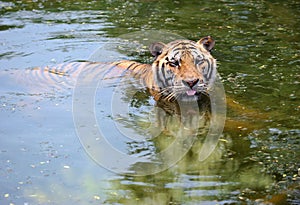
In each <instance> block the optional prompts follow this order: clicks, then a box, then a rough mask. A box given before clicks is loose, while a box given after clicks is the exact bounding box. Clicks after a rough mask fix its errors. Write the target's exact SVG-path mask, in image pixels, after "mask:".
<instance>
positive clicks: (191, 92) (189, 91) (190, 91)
mask: <svg viewBox="0 0 300 205" xmlns="http://www.w3.org/2000/svg"><path fill="white" fill-rule="evenodd" d="M195 93H196V91H195V90H188V91H186V94H187V95H188V96H192V95H195Z"/></svg>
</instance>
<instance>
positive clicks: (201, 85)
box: [150, 36, 217, 101]
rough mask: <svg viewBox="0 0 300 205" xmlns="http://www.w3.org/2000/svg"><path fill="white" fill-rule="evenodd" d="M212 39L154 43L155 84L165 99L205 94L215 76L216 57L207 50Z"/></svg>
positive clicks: (152, 49)
mask: <svg viewBox="0 0 300 205" xmlns="http://www.w3.org/2000/svg"><path fill="white" fill-rule="evenodd" d="M214 45H215V41H214V40H213V39H212V38H211V37H210V36H207V37H204V38H201V39H200V40H199V41H198V42H194V41H191V40H176V41H172V42H170V43H168V44H163V43H160V42H159V43H154V44H152V45H151V46H150V51H151V53H152V55H153V56H154V57H155V60H154V62H153V64H152V71H153V75H154V76H153V77H154V81H155V82H154V83H155V85H156V89H157V90H158V93H159V95H160V96H162V97H163V98H165V99H167V100H170V101H172V100H180V101H194V100H199V98H200V96H202V95H207V96H208V91H209V89H210V88H211V86H212V84H213V82H214V80H215V77H216V67H217V66H216V60H215V59H214V58H213V57H212V55H211V53H210V51H211V50H212V48H213V47H214Z"/></svg>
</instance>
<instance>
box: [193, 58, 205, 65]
mask: <svg viewBox="0 0 300 205" xmlns="http://www.w3.org/2000/svg"><path fill="white" fill-rule="evenodd" d="M203 62H204V59H203V58H202V57H200V56H198V57H197V58H196V59H195V64H196V65H201V64H202V63H203Z"/></svg>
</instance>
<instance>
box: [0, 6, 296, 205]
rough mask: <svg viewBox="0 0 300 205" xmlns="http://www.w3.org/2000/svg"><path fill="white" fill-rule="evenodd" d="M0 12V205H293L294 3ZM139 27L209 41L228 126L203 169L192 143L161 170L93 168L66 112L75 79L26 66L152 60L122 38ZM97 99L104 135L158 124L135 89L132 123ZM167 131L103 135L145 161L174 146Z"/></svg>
mask: <svg viewBox="0 0 300 205" xmlns="http://www.w3.org/2000/svg"><path fill="white" fill-rule="evenodd" d="M0 9H1V10H0V13H1V17H0V39H1V40H0V42H1V49H0V78H1V81H0V84H1V86H0V87H1V88H0V112H1V115H0V118H1V119H0V121H1V123H0V139H1V145H0V162H1V163H0V203H1V204H9V203H12V204H70V203H73V204H260V203H262V204H268V203H273V204H299V203H300V195H299V189H300V187H299V177H300V176H299V172H300V171H299V170H300V161H299V158H300V152H299V150H300V149H299V142H300V122H299V114H300V113H299V112H300V100H299V95H300V93H299V82H300V73H299V69H300V60H299V59H300V58H299V55H300V53H299V50H300V46H299V40H300V37H299V33H300V32H299V26H298V25H299V22H300V17H299V15H300V4H299V2H298V1H293V0H290V1H274V2H268V1H248V0H247V1H206V2H199V1H181V0H178V1H168V0H164V1H155V0H154V1H127V2H123V1H46V2H45V1H1V2H0ZM148 30H157V31H162V30H164V31H168V32H171V33H173V34H176V35H179V36H182V37H184V38H188V39H192V40H198V39H200V38H201V37H202V36H206V35H211V36H213V37H214V38H215V39H216V47H215V49H214V50H213V55H214V56H215V57H216V58H217V59H218V67H219V68H218V71H219V73H220V76H221V77H222V82H223V85H224V87H225V91H226V95H227V104H228V106H227V120H226V124H225V129H224V132H223V135H222V137H221V138H220V139H219V143H218V146H217V147H216V149H215V151H214V153H213V154H212V155H211V156H210V157H209V158H208V159H207V160H205V161H204V162H199V161H198V158H197V154H195V153H197V150H198V149H200V148H201V143H202V142H203V138H201V137H199V139H198V141H196V143H195V144H194V146H193V148H192V149H191V150H190V152H188V154H187V155H186V156H185V157H184V158H183V159H182V160H180V161H179V162H178V163H176V164H175V165H174V166H172V167H171V168H170V169H167V170H165V171H163V172H161V173H159V174H154V175H150V176H139V177H138V176H124V175H120V174H116V173H114V172H111V171H108V170H107V169H105V168H102V167H101V166H99V165H98V164H97V163H96V162H95V161H94V160H93V159H92V158H91V157H90V156H89V155H88V154H87V153H86V151H85V149H84V147H83V146H82V144H81V143H80V140H79V138H78V136H77V133H76V129H75V126H74V122H73V113H72V100H73V98H72V97H73V89H72V85H74V83H75V82H76V78H75V79H74V78H72V75H71V76H70V77H66V76H64V75H60V74H53V75H45V74H44V73H43V72H39V70H35V69H32V68H35V67H37V66H38V67H40V66H46V65H47V66H55V65H58V64H60V63H64V62H71V61H85V60H88V59H91V58H96V59H97V60H99V61H105V62H106V61H110V60H116V59H133V60H137V61H140V62H147V63H149V62H151V60H152V57H151V56H150V54H149V53H148V52H147V47H146V46H140V47H135V46H131V44H132V42H131V41H125V42H124V39H122V38H121V37H120V36H124V35H125V36H132V32H140V34H141V33H145V32H147V31H148ZM152 37H153V38H155V40H156V39H157V38H159V35H158V36H155V37H154V36H152ZM137 39H140V40H141V39H144V40H143V41H146V42H147V43H148V41H150V40H151V39H148V40H145V38H144V37H142V38H141V37H140V36H138V37H137ZM165 39H167V38H166V37H165V36H162V41H163V40H165ZM158 40H159V39H158ZM142 43H143V42H142ZM118 44H120V45H121V46H120V47H118V48H117V49H114V48H116V46H115V45H118ZM134 45H135V44H134ZM99 48H101V49H100V51H99ZM93 54H94V55H93ZM96 54H97V55H96ZM93 60H95V59H93ZM74 72H75V71H74ZM20 76H21V77H20ZM100 94H101V93H100ZM100 94H99V95H97V97H96V98H95V99H96V102H99V103H98V104H96V105H97V106H96V109H95V112H96V113H97V118H98V120H100V122H103V124H102V125H103V129H104V130H105V129H106V130H105V131H107V132H109V131H110V130H111V129H110V126H112V127H113V126H114V123H113V122H114V120H115V121H117V123H118V125H120V126H121V125H122V126H123V128H124V129H127V131H128V130H130V131H131V132H132V133H133V135H134V136H136V137H143V136H144V135H145V134H147V133H149V122H151V117H153V119H155V120H157V118H155V113H156V112H157V110H156V108H155V107H156V106H155V102H154V101H153V100H152V99H151V97H149V95H148V94H147V93H146V92H144V91H143V90H141V92H139V93H137V94H136V95H135V96H134V98H132V99H133V101H131V104H130V106H129V109H130V113H131V115H130V116H122V115H120V116H117V117H116V116H110V115H109V113H107V112H108V109H109V108H110V104H109V102H106V103H105V102H101V101H100V99H102V97H103V98H105V96H106V95H107V96H110V95H109V92H108V93H106V94H105V93H104V94H103V95H100ZM127 95H128V96H130V94H128V93H127ZM97 100H99V101H97ZM158 112H159V111H158ZM149 119H150V120H149ZM176 123H177V122H176V119H173V121H170V123H169V124H168V126H169V127H168V129H169V130H171V132H168V133H167V132H165V133H163V134H162V135H160V136H159V137H157V138H154V139H150V140H147V139H145V140H144V141H142V142H140V141H135V140H132V139H124V138H119V136H118V135H117V134H115V133H112V138H111V139H110V142H111V143H113V144H114V145H115V146H116V147H117V148H118V149H120V150H122V151H124V152H126V153H130V154H131V155H133V156H150V157H151V156H152V154H153V153H155V152H158V151H160V150H163V149H164V148H165V147H167V146H168V145H169V144H170V143H172V142H173V141H174V135H175V136H176V135H178V134H174V133H178V132H176V131H178V127H177V124H176ZM112 132H113V131H112ZM183 135H184V133H183ZM120 137H121V136H120ZM120 139H121V140H120ZM107 157H109V155H107Z"/></svg>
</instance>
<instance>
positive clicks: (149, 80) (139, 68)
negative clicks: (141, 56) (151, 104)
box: [115, 60, 161, 100]
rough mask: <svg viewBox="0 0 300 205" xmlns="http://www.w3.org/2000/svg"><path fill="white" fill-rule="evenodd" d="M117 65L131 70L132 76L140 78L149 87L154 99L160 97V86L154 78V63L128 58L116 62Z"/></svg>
mask: <svg viewBox="0 0 300 205" xmlns="http://www.w3.org/2000/svg"><path fill="white" fill-rule="evenodd" d="M115 65H116V66H117V67H119V68H122V69H124V70H127V71H129V72H130V75H131V76H132V77H134V78H137V79H140V80H141V81H142V83H143V85H144V86H145V87H146V88H148V89H149V92H150V93H151V95H152V96H153V97H154V99H155V100H159V99H160V97H161V95H160V94H159V93H160V92H159V88H158V86H157V85H156V83H155V80H154V76H153V70H152V65H150V64H143V63H138V62H135V61H128V60H124V61H119V62H116V63H115Z"/></svg>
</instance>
